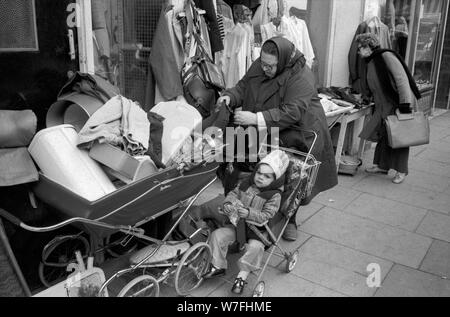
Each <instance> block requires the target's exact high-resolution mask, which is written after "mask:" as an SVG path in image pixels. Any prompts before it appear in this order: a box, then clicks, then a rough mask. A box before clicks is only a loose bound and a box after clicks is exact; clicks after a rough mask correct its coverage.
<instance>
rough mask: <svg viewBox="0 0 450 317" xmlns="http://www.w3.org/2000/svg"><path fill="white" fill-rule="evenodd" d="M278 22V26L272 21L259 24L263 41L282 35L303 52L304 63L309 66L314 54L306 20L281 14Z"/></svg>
mask: <svg viewBox="0 0 450 317" xmlns="http://www.w3.org/2000/svg"><path fill="white" fill-rule="evenodd" d="M279 22H280V24H279V25H278V26H276V25H275V24H274V22H269V23H266V24H264V25H261V38H262V41H263V43H264V42H265V41H267V40H268V39H270V38H272V37H274V36H283V37H285V38H287V39H288V40H289V41H291V42H292V43H294V45H295V47H296V48H297V49H298V50H299V51H300V52H302V53H303V54H304V56H305V59H306V64H307V65H308V66H309V67H311V66H312V64H313V61H314V58H315V54H314V49H313V46H312V44H311V39H310V37H309V32H308V27H307V25H306V22H305V21H303V20H301V19H299V18H297V17H295V16H291V17H287V16H286V15H283V16H282V17H281V18H280V19H279Z"/></svg>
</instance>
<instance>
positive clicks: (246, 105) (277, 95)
mask: <svg viewBox="0 0 450 317" xmlns="http://www.w3.org/2000/svg"><path fill="white" fill-rule="evenodd" d="M223 102H225V103H226V105H228V107H227V108H229V109H233V110H234V117H233V121H234V124H235V125H241V126H256V127H257V128H258V130H263V129H267V131H268V132H270V131H271V128H274V127H277V128H279V136H280V145H281V146H283V147H287V148H295V149H298V150H301V151H307V150H308V146H310V145H311V138H312V137H311V136H310V135H307V134H306V133H305V134H303V133H302V132H300V131H299V130H298V128H301V129H304V130H313V131H315V132H316V133H317V134H318V139H317V141H316V143H315V145H314V147H313V150H312V154H313V155H314V156H315V158H316V159H317V160H318V161H321V162H322V165H321V166H320V168H319V173H318V176H317V180H316V183H315V186H314V188H313V191H312V193H311V195H310V196H309V197H308V198H307V199H306V200H304V201H303V204H308V203H309V201H310V200H311V199H312V198H313V197H314V196H315V195H317V194H318V193H319V192H322V191H325V190H327V189H330V188H332V187H334V186H335V185H336V184H337V173H336V164H335V159H334V152H333V147H332V142H331V137H330V133H329V130H328V125H327V121H326V117H325V113H324V111H323V108H322V106H321V104H320V99H319V98H318V96H317V90H316V88H315V82H314V75H313V73H312V72H311V69H310V68H309V67H308V66H307V65H306V60H305V58H304V56H303V54H302V53H301V52H300V51H298V50H297V49H296V48H295V46H294V44H293V43H292V42H290V41H289V40H287V39H285V38H283V37H274V38H271V39H269V40H267V41H266V42H265V43H264V45H263V46H262V49H261V56H260V58H258V59H257V60H256V61H255V62H254V63H253V64H252V66H251V67H250V68H249V70H248V71H247V73H246V74H245V76H244V77H243V78H242V79H241V80H240V81H239V82H238V83H237V85H236V86H235V87H233V88H231V89H228V90H226V91H225V92H224V93H223V94H222V96H221V97H220V98H219V99H218V101H217V104H218V105H221V104H222V103H223ZM233 185H234V184H233ZM231 187H233V186H231ZM295 218H296V217H295V215H294V216H293V217H292V218H291V220H290V223H289V225H288V227H287V228H286V230H285V232H284V235H283V238H284V239H286V240H289V241H294V240H296V238H297V225H296V219H295Z"/></svg>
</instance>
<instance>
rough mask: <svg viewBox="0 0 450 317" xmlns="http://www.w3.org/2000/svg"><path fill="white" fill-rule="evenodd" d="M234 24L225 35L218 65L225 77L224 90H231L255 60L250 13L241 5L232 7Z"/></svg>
mask: <svg viewBox="0 0 450 317" xmlns="http://www.w3.org/2000/svg"><path fill="white" fill-rule="evenodd" d="M233 11H234V18H235V20H236V24H235V25H234V27H233V28H232V29H231V30H230V31H229V32H228V33H226V35H225V38H224V51H223V53H221V54H220V55H218V56H219V58H218V61H217V62H218V64H219V65H220V67H221V68H222V71H223V73H224V76H225V83H226V88H231V87H234V86H235V85H236V83H237V82H238V81H239V80H240V79H241V78H242V77H243V76H244V75H245V73H246V72H247V70H248V68H249V67H250V66H251V64H252V63H253V61H254V60H255V59H256V58H255V56H253V47H254V32H253V26H252V24H251V20H250V17H251V14H252V13H251V11H250V9H249V8H247V7H245V6H243V5H235V6H234V7H233Z"/></svg>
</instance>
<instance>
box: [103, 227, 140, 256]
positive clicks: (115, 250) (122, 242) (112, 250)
mask: <svg viewBox="0 0 450 317" xmlns="http://www.w3.org/2000/svg"><path fill="white" fill-rule="evenodd" d="M105 246H106V252H108V253H109V255H111V256H112V257H114V258H118V257H121V256H122V255H125V254H129V253H132V252H133V251H134V250H136V248H137V246H138V244H137V239H135V238H134V237H132V236H129V235H126V234H124V233H123V232H117V233H114V234H112V235H109V236H107V237H106V238H105Z"/></svg>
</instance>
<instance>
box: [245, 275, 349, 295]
mask: <svg viewBox="0 0 450 317" xmlns="http://www.w3.org/2000/svg"><path fill="white" fill-rule="evenodd" d="M267 273H268V274H267V275H266V279H265V280H264V281H265V284H266V285H265V287H266V291H265V294H264V296H265V297H343V296H345V295H344V294H342V293H339V292H336V291H333V290H331V289H328V288H326V287H323V286H321V285H318V284H315V283H312V282H310V281H307V280H305V279H302V278H300V277H298V276H296V275H295V274H293V272H291V273H284V272H282V271H280V270H277V269H273V268H270V269H269V270H268V272H267ZM249 281H250V282H249V285H247V286H249V287H248V289H247V291H246V292H245V294H244V295H247V296H249V295H250V294H251V293H250V290H253V287H254V286H255V285H254V276H252V277H251V278H250V279H249Z"/></svg>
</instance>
